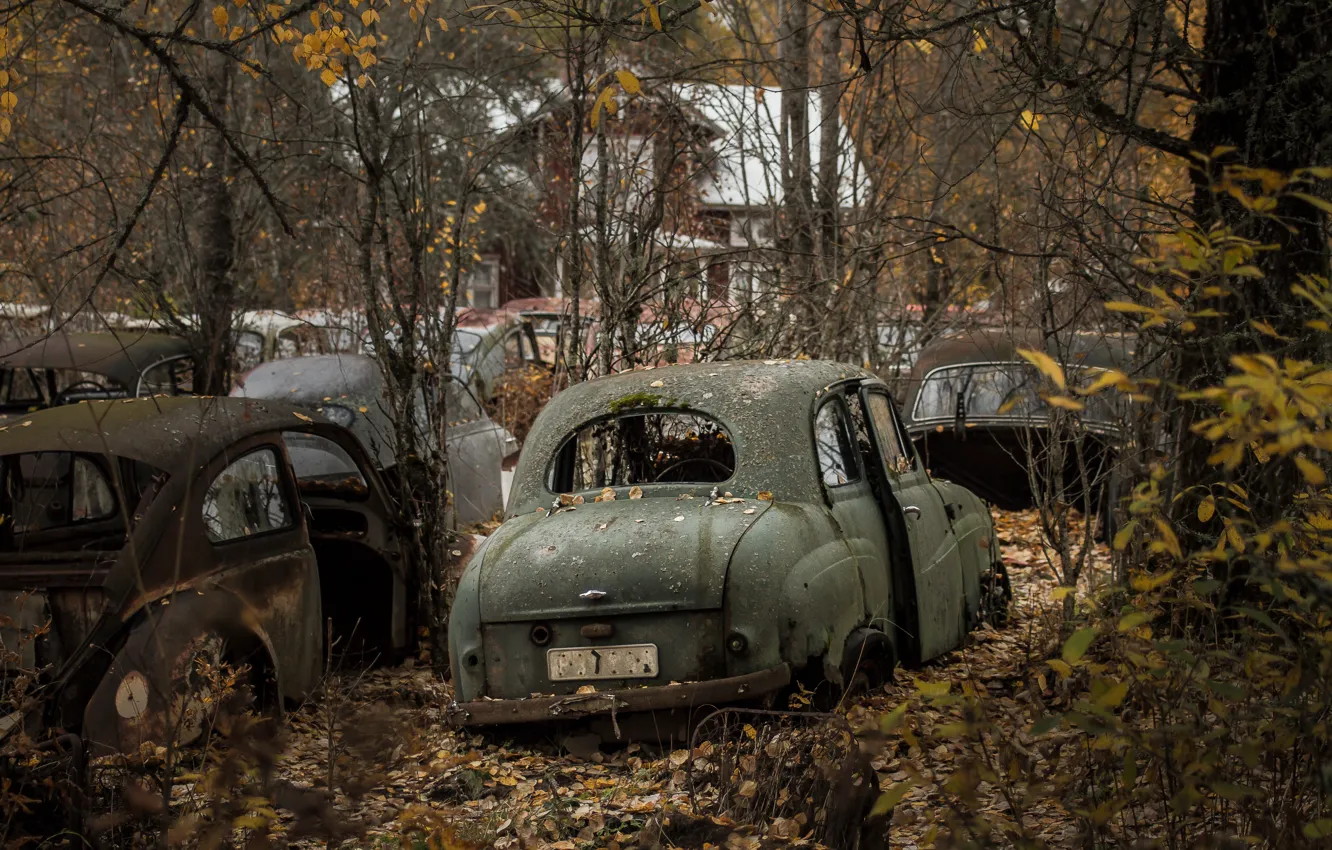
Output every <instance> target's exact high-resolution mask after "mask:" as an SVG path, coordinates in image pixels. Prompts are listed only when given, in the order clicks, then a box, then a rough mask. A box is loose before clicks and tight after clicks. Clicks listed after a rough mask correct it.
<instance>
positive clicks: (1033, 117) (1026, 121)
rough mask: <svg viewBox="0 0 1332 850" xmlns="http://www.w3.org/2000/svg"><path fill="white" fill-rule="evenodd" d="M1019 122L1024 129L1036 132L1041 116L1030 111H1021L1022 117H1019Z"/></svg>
mask: <svg viewBox="0 0 1332 850" xmlns="http://www.w3.org/2000/svg"><path fill="white" fill-rule="evenodd" d="M1020 120H1021V121H1022V126H1023V127H1026V128H1027V129H1028V130H1030V131H1032V132H1035V131H1036V130H1038V129H1040V126H1041V116H1040V115H1038V114H1037V113H1035V112H1032V111H1031V110H1030V109H1024V110H1022V115H1021V117H1020Z"/></svg>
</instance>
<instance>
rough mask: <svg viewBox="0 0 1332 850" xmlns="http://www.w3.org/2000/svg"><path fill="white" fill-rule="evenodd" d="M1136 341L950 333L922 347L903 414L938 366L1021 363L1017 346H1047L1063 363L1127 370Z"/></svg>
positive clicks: (1105, 336) (1024, 331)
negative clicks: (1048, 340)
mask: <svg viewBox="0 0 1332 850" xmlns="http://www.w3.org/2000/svg"><path fill="white" fill-rule="evenodd" d="M1136 344H1137V338H1136V337H1134V336H1128V335H1123V334H1112V333H1094V332H1081V331H1080V332H1077V333H1073V334H1066V335H1063V336H1061V337H1060V338H1059V340H1058V344H1057V345H1055V346H1050V345H1048V344H1047V343H1046V339H1045V335H1044V334H1043V333H1042V332H1041V331H1040V330H1039V329H1037V328H1006V329H1005V328H976V329H972V330H966V331H958V332H955V333H952V334H948V335H947V336H944V337H942V338H940V339H938V340H935V341H934V342H931V343H929V344H927V345H926V346H925V347H923V348H922V349H921V351H920V355H919V356H918V357H917V358H916V363H915V365H914V366H912V367H911V374H910V376H909V377H908V379H907V384H906V390H905V392H904V393H903V396H902V415H903V417H904V418H905V419H907V420H910V419H911V415H912V412H913V411H914V409H915V405H916V396H917V395H918V394H919V393H920V386H921V384H922V382H924V380H925V378H926V377H927V376H928V375H929V374H930V373H931V372H933V371H934V370H936V369H942V368H945V367H947V366H962V365H966V364H969V363H1011V362H1019V361H1021V360H1022V357H1021V356H1020V355H1019V354H1018V353H1017V352H1018V349H1019V348H1028V349H1033V350H1036V351H1045V352H1047V353H1049V354H1051V356H1053V357H1054V358H1055V360H1057V361H1060V362H1061V364H1062V365H1064V366H1081V367H1091V368H1100V369H1122V370H1127V369H1128V368H1129V367H1130V365H1131V364H1132V361H1133V353H1134V346H1135V345H1136ZM1051 348H1054V351H1050V350H1049V349H1051Z"/></svg>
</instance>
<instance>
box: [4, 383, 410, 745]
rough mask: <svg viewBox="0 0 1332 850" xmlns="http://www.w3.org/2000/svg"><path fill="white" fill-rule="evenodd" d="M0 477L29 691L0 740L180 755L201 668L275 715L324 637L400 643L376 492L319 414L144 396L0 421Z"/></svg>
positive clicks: (194, 720)
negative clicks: (59, 739) (55, 740)
mask: <svg viewBox="0 0 1332 850" xmlns="http://www.w3.org/2000/svg"><path fill="white" fill-rule="evenodd" d="M0 478H2V480H3V486H2V487H0V513H2V514H4V516H5V521H4V523H3V524H2V525H0V563H3V565H4V569H3V570H2V571H0V602H2V603H3V609H2V610H0V615H3V622H4V623H5V627H4V629H3V633H2V634H0V637H2V638H3V642H4V646H5V647H6V649H7V650H8V652H9V656H8V657H9V658H10V659H11V662H10V664H9V665H7V666H10V668H11V669H7V670H6V671H5V672H6V674H9V675H13V674H15V673H16V669H14V668H21V669H22V670H23V671H25V672H27V673H30V674H36V676H37V677H38V681H39V682H40V683H41V684H40V686H39V687H38V689H37V692H36V696H37V698H36V699H35V700H34V701H33V702H32V703H31V704H30V705H28V706H26V708H25V709H20V710H18V711H15V712H13V713H12V714H10V715H9V716H8V717H6V718H4V719H3V720H2V721H0V731H3V732H5V733H9V732H10V731H12V730H13V729H14V728H15V727H16V726H18V725H19V724H23V725H24V727H25V728H26V729H27V730H28V731H29V732H34V733H35V732H36V731H37V730H41V729H49V728H63V729H66V730H72V731H77V732H78V733H79V734H81V735H82V738H83V739H84V740H85V741H86V742H87V743H88V745H89V746H90V747H91V748H92V751H93V752H116V751H119V752H129V751H134V750H136V749H137V748H138V747H140V745H141V744H143V743H144V742H154V743H157V744H163V743H165V742H166V739H168V738H171V739H172V740H174V742H175V743H178V744H183V743H188V742H189V741H190V740H192V739H194V738H197V737H198V736H199V735H200V734H201V731H202V730H203V729H204V728H205V727H206V724H207V723H208V722H209V719H210V717H209V711H210V710H211V709H208V708H206V706H207V705H208V704H209V702H210V701H209V700H208V699H207V689H208V687H209V685H208V684H207V683H206V682H203V683H201V682H199V681H197V673H198V670H199V669H201V665H200V662H201V661H203V662H209V663H213V664H216V662H230V663H232V664H234V665H236V669H241V670H245V671H247V672H246V673H245V676H244V678H245V679H246V680H247V681H248V683H249V684H250V685H251V688H250V689H251V690H252V691H253V692H254V693H255V694H256V695H257V696H258V697H259V699H260V700H261V701H263V702H264V703H265V704H266V705H265V706H264V707H280V706H281V705H282V703H283V702H284V701H290V700H294V699H298V698H300V697H302V696H303V695H304V694H306V693H307V692H309V691H310V690H311V688H312V687H313V686H314V685H315V683H316V681H317V680H318V678H319V676H320V674H321V670H322V669H323V665H324V663H325V653H326V651H327V650H329V648H330V644H329V643H328V640H329V638H331V639H332V641H334V643H333V644H332V645H333V646H335V647H336V649H337V651H338V652H348V653H353V652H354V653H357V654H358V655H359V656H360V657H361V658H362V659H364V660H372V659H376V658H380V659H388V658H391V657H392V656H393V655H395V654H396V653H397V652H398V651H399V650H400V649H401V648H402V647H403V646H404V645H405V644H406V640H407V635H408V621H407V613H406V604H405V600H406V592H405V584H404V563H403V561H404V556H403V550H402V548H401V545H400V537H399V535H398V532H397V530H396V528H395V526H394V525H393V523H392V522H391V519H390V518H391V517H392V516H393V514H392V512H391V511H390V508H389V504H388V502H387V501H386V498H385V495H384V489H383V485H382V484H381V482H380V479H379V478H378V476H377V474H376V472H375V467H374V464H373V462H371V460H370V458H369V457H367V455H366V453H365V450H364V449H363V448H362V447H361V445H360V443H359V442H358V441H357V440H356V439H355V437H354V436H353V435H352V434H351V433H350V432H348V431H347V430H345V429H343V428H341V427H339V426H337V425H334V424H333V423H331V422H329V421H327V420H325V419H323V417H320V416H318V414H312V413H311V412H307V411H302V410H301V409H299V408H293V407H290V406H287V405H284V404H278V403H273V402H267V401H255V400H252V399H239V398H144V399H124V400H115V401H92V402H83V403H80V404H74V405H67V406H64V407H59V408H54V409H52V410H47V411H42V412H39V413H35V414H32V415H28V416H19V417H13V416H11V417H8V418H7V419H6V420H5V421H4V422H3V423H0ZM330 621H331V627H330V628H326V623H328V622H330ZM200 688H202V689H203V691H204V694H205V695H204V696H202V697H201V696H200V695H199V694H200Z"/></svg>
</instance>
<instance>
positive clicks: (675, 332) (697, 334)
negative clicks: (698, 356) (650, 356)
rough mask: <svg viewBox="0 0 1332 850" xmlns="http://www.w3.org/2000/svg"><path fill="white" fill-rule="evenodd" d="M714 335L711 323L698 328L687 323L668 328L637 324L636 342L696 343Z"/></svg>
mask: <svg viewBox="0 0 1332 850" xmlns="http://www.w3.org/2000/svg"><path fill="white" fill-rule="evenodd" d="M716 335H717V328H716V327H715V326H713V325H704V326H703V327H702V329H700V330H695V329H694V328H692V327H690V326H689V325H675V326H674V327H670V328H668V327H664V326H662V325H659V324H655V323H654V324H641V325H639V326H638V342H639V344H640V345H653V344H657V345H660V344H664V343H673V344H675V345H698V344H699V343H701V342H711V341H712V338H713V337H715V336H716Z"/></svg>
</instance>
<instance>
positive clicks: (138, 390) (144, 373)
mask: <svg viewBox="0 0 1332 850" xmlns="http://www.w3.org/2000/svg"><path fill="white" fill-rule="evenodd" d="M178 360H189V361H190V363H191V368H192V369H193V370H194V372H195V373H196V374H197V373H198V371H199V364H198V363H197V362H195V360H194V355H193V354H189V353H185V354H172V355H170V356H169V357H162V358H160V359H158V360H154V361H153V362H152V363H149V364H148V365H147V366H145V367H144V368H143V369H140V370H139V380H138V381H137V382H136V383H135V385H134V397H135V398H145V397H146V396H144V393H143V389H144V386H143V385H144V382H146V381H147V380H148V373H149V372H151V371H152V370H154V369H156V368H157V367H158V366H166V367H167V368H168V371H169V374H170V376H171V392H170V394H169V395H170V396H171V397H172V398H184V397H188V396H192V395H195V392H194V391H193V390H191V391H190V392H187V393H182V392H180V388H179V387H178V386H177V385H176V369H175V366H174V365H173V364H175V363H176V361H178ZM191 382H193V378H191Z"/></svg>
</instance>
